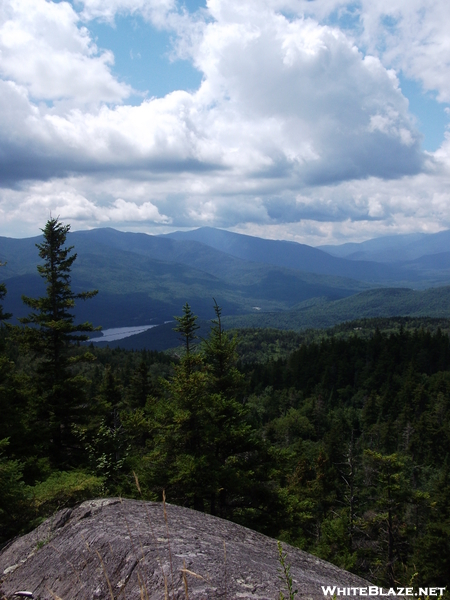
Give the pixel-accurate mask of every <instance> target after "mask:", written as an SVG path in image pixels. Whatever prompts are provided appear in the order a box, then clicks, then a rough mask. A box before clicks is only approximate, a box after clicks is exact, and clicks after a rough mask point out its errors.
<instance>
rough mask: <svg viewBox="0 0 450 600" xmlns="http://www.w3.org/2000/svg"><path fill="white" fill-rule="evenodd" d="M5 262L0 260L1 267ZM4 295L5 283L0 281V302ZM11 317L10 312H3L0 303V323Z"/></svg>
mask: <svg viewBox="0 0 450 600" xmlns="http://www.w3.org/2000/svg"><path fill="white" fill-rule="evenodd" d="M4 265H5V263H1V262H0V267H3V266H4ZM5 296H6V285H5V284H4V283H0V302H3V299H4V298H5ZM11 317H12V314H11V313H5V312H4V311H3V306H2V305H1V304H0V325H2V324H3V321H7V320H8V319H10V318H11Z"/></svg>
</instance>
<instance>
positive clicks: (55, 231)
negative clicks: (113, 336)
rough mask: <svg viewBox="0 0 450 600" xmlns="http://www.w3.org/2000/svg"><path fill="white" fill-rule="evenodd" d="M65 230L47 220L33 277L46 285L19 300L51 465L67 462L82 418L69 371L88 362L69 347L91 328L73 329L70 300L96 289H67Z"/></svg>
mask: <svg viewBox="0 0 450 600" xmlns="http://www.w3.org/2000/svg"><path fill="white" fill-rule="evenodd" d="M69 230H70V225H63V224H62V223H61V222H60V221H59V220H58V219H54V218H51V219H49V221H48V222H47V224H46V226H45V227H44V229H43V230H42V232H43V234H44V240H43V242H42V244H36V246H37V248H38V250H39V256H40V257H41V258H42V259H43V260H44V263H43V264H42V265H39V266H38V272H39V274H40V275H41V277H42V278H43V279H44V280H45V282H46V284H47V285H46V288H47V293H46V295H45V296H43V297H41V298H29V297H27V296H22V300H23V302H24V303H25V304H26V305H27V306H29V307H30V308H31V309H32V312H31V313H30V314H29V315H28V317H26V318H23V319H21V323H23V324H26V325H31V326H32V327H28V328H27V329H26V332H25V336H24V338H25V340H26V344H27V346H28V347H29V348H30V349H31V350H32V351H33V352H34V354H35V355H36V358H37V359H38V360H37V368H36V381H37V385H38V388H39V392H40V407H39V408H40V410H39V411H38V412H39V413H40V419H41V425H42V430H43V433H45V435H46V436H47V440H46V441H47V443H49V444H50V448H49V451H50V454H51V456H52V458H53V463H54V465H55V466H60V467H61V466H65V465H67V464H71V463H72V462H73V454H74V446H75V445H76V442H75V439H74V436H73V434H72V426H73V425H74V424H76V423H77V422H78V421H79V420H80V418H82V415H83V414H84V415H85V414H86V407H85V406H84V404H85V399H84V394H83V390H82V386H83V381H82V379H81V378H80V377H76V376H75V374H74V372H73V364H74V363H75V362H79V361H80V360H89V359H90V358H91V355H90V354H89V353H88V352H85V353H78V355H76V356H75V355H74V354H73V352H72V351H71V350H72V348H73V346H74V344H75V343H78V342H80V341H84V340H87V339H88V336H87V335H86V333H87V332H89V331H93V330H94V328H93V326H92V324H91V323H83V324H79V325H76V324H75V317H74V315H73V309H74V306H75V301H76V300H87V299H89V298H92V297H93V296H95V295H96V294H97V290H94V291H90V292H81V293H77V294H75V293H74V292H73V291H72V289H71V277H70V272H71V268H72V265H73V263H74V261H75V260H76V257H77V255H76V254H72V250H73V246H70V247H65V242H66V237H67V234H68V232H69Z"/></svg>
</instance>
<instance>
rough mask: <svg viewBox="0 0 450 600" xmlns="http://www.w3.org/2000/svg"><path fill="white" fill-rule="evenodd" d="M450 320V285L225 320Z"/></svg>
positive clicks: (264, 323)
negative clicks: (396, 317) (380, 318)
mask: <svg viewBox="0 0 450 600" xmlns="http://www.w3.org/2000/svg"><path fill="white" fill-rule="evenodd" d="M393 316H399V317H400V316H404V317H423V316H427V317H443V318H450V286H445V287H439V288H431V289H428V290H410V289H404V288H387V289H377V290H368V291H367V292H361V293H360V294H355V295H353V296H350V297H348V298H343V299H341V300H336V301H328V300H325V299H318V300H316V301H313V302H311V301H310V302H305V303H302V304H301V305H299V306H298V307H296V308H293V309H291V310H287V311H284V312H282V313H278V314H275V313H271V314H270V313H265V314H258V315H245V316H236V317H225V319H224V323H226V326H227V327H264V328H265V327H273V328H276V329H292V330H294V331H300V330H302V329H308V328H314V329H323V328H326V327H331V326H333V325H336V324H337V323H343V322H345V321H353V320H355V319H363V318H372V317H393Z"/></svg>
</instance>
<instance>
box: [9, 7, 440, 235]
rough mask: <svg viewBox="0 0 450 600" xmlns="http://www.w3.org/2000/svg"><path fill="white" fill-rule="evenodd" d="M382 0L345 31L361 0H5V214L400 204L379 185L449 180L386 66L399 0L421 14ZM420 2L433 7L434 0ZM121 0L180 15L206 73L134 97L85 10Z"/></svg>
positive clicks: (341, 214) (255, 213)
mask: <svg viewBox="0 0 450 600" xmlns="http://www.w3.org/2000/svg"><path fill="white" fill-rule="evenodd" d="M373 4H374V5H376V10H375V9H374V8H373V7H372V4H370V5H369V3H368V2H367V6H366V4H365V0H362V1H361V3H360V4H359V5H358V8H357V11H356V12H357V20H358V23H359V25H360V29H358V28H356V29H355V30H354V31H353V30H352V31H343V30H341V29H340V28H339V19H340V14H341V13H342V11H344V12H345V11H346V10H349V9H348V7H347V6H346V5H345V3H344V2H338V1H337V0H324V1H323V2H322V1H321V2H320V3H317V2H313V3H311V2H306V1H303V0H298V1H297V0H296V1H295V2H294V0H285V1H281V0H263V1H258V2H257V1H256V0H248V2H246V3H244V4H242V3H238V2H237V0H209V1H208V5H207V6H208V9H207V11H204V12H203V13H202V14H200V15H197V16H196V17H195V18H193V17H192V16H190V15H188V14H187V13H186V12H183V10H181V9H180V7H179V5H177V4H176V3H175V0H108V1H106V0H83V2H79V6H80V7H81V9H80V12H79V13H77V12H76V11H75V10H74V9H73V7H72V6H71V5H70V4H68V3H67V2H59V3H56V2H52V1H50V0H5V2H4V3H3V4H2V8H1V9H0V50H1V54H0V76H1V79H0V185H1V186H3V190H4V191H3V195H2V196H0V210H2V211H3V214H4V215H10V218H9V220H7V221H5V222H8V223H12V222H13V221H14V222H15V220H16V219H17V218H18V217H17V215H18V214H19V212H20V211H28V214H37V213H38V212H39V211H41V213H44V212H45V211H48V210H49V209H51V210H53V211H55V212H58V214H59V213H60V214H61V216H63V215H67V218H69V219H74V220H75V221H78V222H79V223H86V224H88V225H89V224H90V225H92V224H98V223H102V222H114V223H118V224H120V223H124V224H126V223H129V222H141V223H154V224H158V225H167V224H172V225H173V226H189V225H191V226H194V225H198V224H206V223H208V224H215V225H220V226H239V224H240V223H245V222H253V223H257V224H258V223H259V224H260V225H261V226H263V225H267V226H273V227H278V226H281V224H282V223H285V222H298V223H300V222H302V221H305V222H306V221H310V222H315V223H325V222H329V223H345V222H347V221H348V220H350V221H351V222H355V221H358V222H367V223H368V224H370V223H375V222H377V223H380V222H382V221H383V222H387V220H389V219H392V210H393V209H392V207H393V206H394V204H395V203H394V204H393V201H392V199H391V200H390V199H389V198H390V196H389V194H390V192H388V191H386V192H385V193H384V194H380V193H379V192H377V193H378V195H377V194H375V195H374V192H373V190H375V189H377V188H378V189H381V188H383V189H385V190H388V189H391V190H392V189H394V188H395V186H400V188H402V186H404V185H410V183H409V182H411V181H415V182H416V187H414V186H412V187H411V190H412V191H411V193H412V194H413V196H414V197H417V182H418V181H419V180H420V181H422V182H424V181H425V180H427V181H428V180H429V179H430V178H433V181H437V180H438V179H439V177H440V179H439V181H442V177H444V176H443V175H442V173H443V172H444V171H445V169H446V166H445V165H446V164H447V162H448V161H447V153H446V150H443V151H442V152H441V155H438V154H437V155H436V156H435V157H433V156H431V155H424V153H423V152H422V151H421V149H420V142H421V136H420V134H419V133H418V131H417V130H416V128H415V125H414V121H413V119H412V117H411V115H410V114H409V112H408V101H407V100H406V99H405V97H404V96H403V95H402V93H401V90H400V88H399V83H398V79H397V76H396V73H395V71H394V70H391V69H390V68H388V67H395V68H399V67H398V65H399V63H398V61H399V60H400V58H399V56H400V54H399V53H398V52H397V54H396V53H395V51H394V50H395V45H394V42H393V39H394V33H392V32H391V30H390V29H389V27H387V25H386V23H387V20H386V19H387V17H389V16H390V15H391V16H392V19H394V18H395V19H396V20H395V23H394V21H392V22H393V23H394V25H392V27H391V29H392V28H393V27H394V26H395V27H397V28H399V29H401V31H404V33H401V34H399V35H398V36H397V39H398V40H400V41H399V44H400V45H401V46H402V47H403V46H404V45H405V44H406V43H407V40H408V39H410V38H408V37H407V32H406V29H407V25H408V22H406V20H405V19H403V18H402V17H401V16H398V15H402V14H403V13H405V14H408V15H409V13H408V9H407V5H406V4H404V3H401V2H400V0H397V3H396V1H394V2H391V3H390V4H389V6H388V4H387V2H386V3H385V0H377V2H376V3H373ZM438 4H439V3H438ZM411 6H412V8H411V11H410V12H411V14H414V15H415V14H416V13H417V14H418V11H419V8H420V6H421V5H420V2H419V0H414V3H413V5H411ZM314 11H316V12H314ZM319 11H320V12H319ZM340 11H341V12H340ZM402 11H403V12H402ZM118 13H122V14H140V15H142V16H144V18H146V19H147V20H149V21H151V22H152V23H153V25H156V26H158V27H166V28H170V29H171V30H172V31H173V32H174V33H175V34H176V35H177V36H178V37H177V39H176V42H175V47H174V52H175V53H178V55H180V56H183V57H184V58H189V59H190V60H191V61H192V62H193V64H194V65H195V67H196V68H197V69H199V70H200V71H201V72H202V73H203V80H202V83H201V86H200V88H199V89H198V90H196V91H195V92H186V91H182V90H180V91H177V92H173V93H171V94H168V95H167V96H165V97H163V98H152V99H150V100H144V101H143V102H142V103H141V104H140V105H139V106H132V105H127V104H126V103H124V100H126V98H127V95H129V94H130V93H131V89H130V88H129V87H128V86H126V85H124V84H123V83H121V82H120V81H118V80H117V79H116V78H115V77H114V76H113V75H112V73H111V65H112V64H113V60H114V57H113V55H112V53H111V52H108V51H103V52H99V50H98V48H97V47H96V45H95V43H94V42H93V40H92V38H91V37H90V34H89V31H88V29H87V28H86V25H88V22H89V19H94V18H95V19H103V20H107V21H110V22H112V21H113V20H114V17H115V15H116V14H118ZM431 13H432V17H430V19H431V21H430V23H431V22H433V23H435V21H436V20H437V16H436V15H437V12H436V11H435V10H434V9H433V11H431ZM439 14H440V15H441V17H442V14H441V13H439ZM396 15H397V16H396ZM414 18H415V17H414ZM414 18H413V17H411V19H413V21H414ZM383 19H384V21H383ZM425 21H426V20H425ZM383 23H384V25H383ZM409 23H410V24H411V23H412V21H409ZM414 23H416V25H417V27H419V23H418V21H417V19H416V21H414ZM383 27H384V29H383ZM430 27H431V25H429V26H428V25H427V26H426V27H425V29H424V31H422V32H421V35H422V37H421V38H420V36H419V38H420V40H423V44H426V41H427V39H428V37H427V36H428V35H431V34H430V33H429V32H430ZM402 28H403V29H402ZM425 30H426V31H425ZM427 31H428V33H427ZM383 36H384V37H383ZM419 38H418V39H419ZM380 39H383V40H384V46H383V50H382V51H378V50H377V44H379V40H380ZM373 40H377V43H375V42H373ZM369 42H370V44H369ZM442 43H443V42H442ZM419 45H420V44H419ZM416 50H417V49H415V48H412V50H411V53H410V56H416V54H415V53H416ZM424 52H425V53H426V52H427V51H425V50H424ZM27 56H28V57H27ZM413 63H414V64H416V63H415V61H414V60H413V58H411V64H413ZM403 64H405V65H406V63H402V65H403ZM386 65H387V66H386ZM401 68H405V69H406V66H405V67H403V66H401ZM424 68H425V67H424ZM419 76H420V75H419V74H418V75H417V77H419ZM430 81H431V80H430ZM433 81H434V80H433ZM430 85H434V86H435V87H434V88H433V89H438V88H437V87H436V86H437V83H436V82H434V83H433V84H431V83H430ZM444 87H445V86H444V84H442V86H441V88H439V93H440V94H441V95H442V97H444V94H445V91H444ZM439 169H440V170H441V171H442V173H441V175H439V176H438V175H437V172H438V171H439ZM441 171H440V172H441ZM421 177H422V179H420V178H421ZM427 178H428V179H427ZM374 182H379V183H374ZM405 182H406V183H405ZM400 188H399V189H400ZM364 190H366V191H365V192H364ZM13 205H14V208H13ZM413 205H414V206H416V205H415V204H414V202H409V204H408V206H410V207H411V206H413ZM402 206H403V205H402ZM401 210H403V214H406V213H405V211H406V208H405V206H403V208H402V209H401ZM415 210H416V213H415V214H418V213H417V211H418V210H419V208H418V207H417V206H416V209H415ZM41 220H42V219H41ZM333 227H334V226H333ZM331 228H332V227H331ZM330 230H331V229H330Z"/></svg>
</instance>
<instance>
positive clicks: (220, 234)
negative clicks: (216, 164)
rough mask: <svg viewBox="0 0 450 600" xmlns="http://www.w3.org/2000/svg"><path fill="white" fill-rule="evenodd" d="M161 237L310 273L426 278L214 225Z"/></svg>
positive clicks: (387, 280) (375, 279)
mask: <svg viewBox="0 0 450 600" xmlns="http://www.w3.org/2000/svg"><path fill="white" fill-rule="evenodd" d="M160 237H168V238H171V239H173V240H178V241H187V240H191V241H197V242H201V243H203V244H206V245H208V246H210V247H211V248H215V249H216V250H220V251H222V252H226V253H228V254H231V255H232V256H235V257H237V258H240V259H243V260H247V261H248V260H249V261H255V262H260V263H265V264H271V265H276V266H278V267H286V268H288V269H297V270H299V271H303V272H307V273H319V274H321V275H337V276H339V277H350V278H352V279H357V280H360V281H366V282H368V283H372V284H376V283H378V284H384V285H394V284H397V285H398V284H402V283H405V284H408V283H409V284H412V283H415V282H417V281H420V279H421V278H422V274H421V273H420V272H418V271H412V272H410V271H408V270H407V269H404V268H403V267H402V266H392V265H380V264H378V263H376V262H369V261H362V260H361V261H358V262H356V261H354V260H348V259H346V258H339V257H336V256H331V255H330V254H329V253H328V252H325V251H324V250H321V249H318V248H313V247H312V246H307V245H305V244H298V243H296V242H287V241H283V240H267V239H262V238H257V237H253V236H250V235H242V234H239V233H233V232H231V231H225V230H223V229H214V228H212V227H201V228H199V229H194V230H192V231H175V232H173V233H169V234H166V235H165V236H160Z"/></svg>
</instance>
